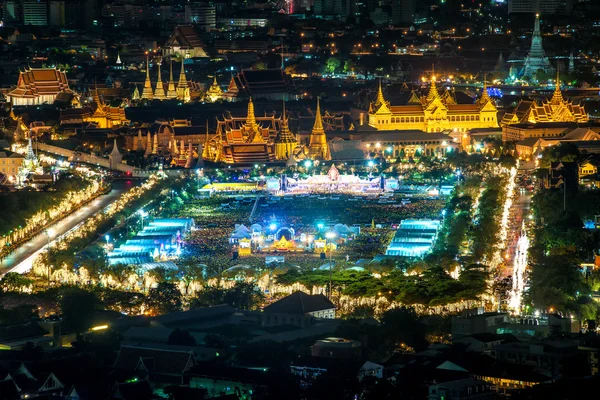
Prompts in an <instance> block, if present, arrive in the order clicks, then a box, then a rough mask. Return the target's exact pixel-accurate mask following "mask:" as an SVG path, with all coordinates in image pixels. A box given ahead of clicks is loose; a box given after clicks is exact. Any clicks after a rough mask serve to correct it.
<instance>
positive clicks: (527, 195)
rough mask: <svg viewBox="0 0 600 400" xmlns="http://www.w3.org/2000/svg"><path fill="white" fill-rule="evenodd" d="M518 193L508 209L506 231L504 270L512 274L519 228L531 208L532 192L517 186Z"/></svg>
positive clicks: (519, 232) (519, 233)
mask: <svg viewBox="0 0 600 400" xmlns="http://www.w3.org/2000/svg"><path fill="white" fill-rule="evenodd" d="M517 191H518V192H517V193H518V195H517V196H516V198H515V200H514V203H513V205H512V209H511V210H510V226H509V231H508V243H509V246H508V251H507V254H508V259H507V261H506V266H507V267H508V268H506V270H505V272H506V274H507V275H511V274H512V267H513V266H514V263H515V258H517V256H518V246H519V244H518V241H519V238H520V237H521V233H522V232H521V229H522V227H523V221H524V220H525V219H526V218H528V216H529V213H530V208H531V197H532V192H531V191H528V190H522V189H520V188H517Z"/></svg>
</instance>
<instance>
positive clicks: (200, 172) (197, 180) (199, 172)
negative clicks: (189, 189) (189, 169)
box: [196, 168, 202, 191]
mask: <svg viewBox="0 0 600 400" xmlns="http://www.w3.org/2000/svg"><path fill="white" fill-rule="evenodd" d="M200 174H202V171H201V170H200V168H198V169H197V170H196V188H197V189H198V191H200Z"/></svg>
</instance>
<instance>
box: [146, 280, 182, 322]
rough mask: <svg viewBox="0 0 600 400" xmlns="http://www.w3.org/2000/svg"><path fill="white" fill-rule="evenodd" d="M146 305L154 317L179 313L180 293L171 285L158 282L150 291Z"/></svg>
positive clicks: (180, 304)
mask: <svg viewBox="0 0 600 400" xmlns="http://www.w3.org/2000/svg"><path fill="white" fill-rule="evenodd" d="M146 303H147V305H148V308H149V309H150V312H151V313H152V314H154V315H161V314H168V313H172V312H177V311H181V306H182V302H181V292H180V291H179V289H177V286H175V285H174V284H173V283H170V282H160V283H159V284H158V286H157V287H155V288H152V289H150V291H149V292H148V297H147V299H146Z"/></svg>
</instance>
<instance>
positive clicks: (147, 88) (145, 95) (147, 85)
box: [142, 54, 154, 99]
mask: <svg viewBox="0 0 600 400" xmlns="http://www.w3.org/2000/svg"><path fill="white" fill-rule="evenodd" d="M153 97H154V93H152V82H151V81H150V63H149V61H148V54H146V81H145V82H144V90H143V91H142V99H152V98H153Z"/></svg>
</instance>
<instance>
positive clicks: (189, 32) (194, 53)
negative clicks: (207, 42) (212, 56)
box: [163, 25, 208, 58]
mask: <svg viewBox="0 0 600 400" xmlns="http://www.w3.org/2000/svg"><path fill="white" fill-rule="evenodd" d="M163 56H165V57H167V56H183V57H185V58H199V57H208V55H207V54H206V50H205V46H204V42H203V41H202V39H200V36H198V32H196V28H195V27H194V26H193V25H179V26H176V27H175V29H174V30H173V33H171V36H170V37H169V39H167V42H166V43H165V45H164V46H163Z"/></svg>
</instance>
